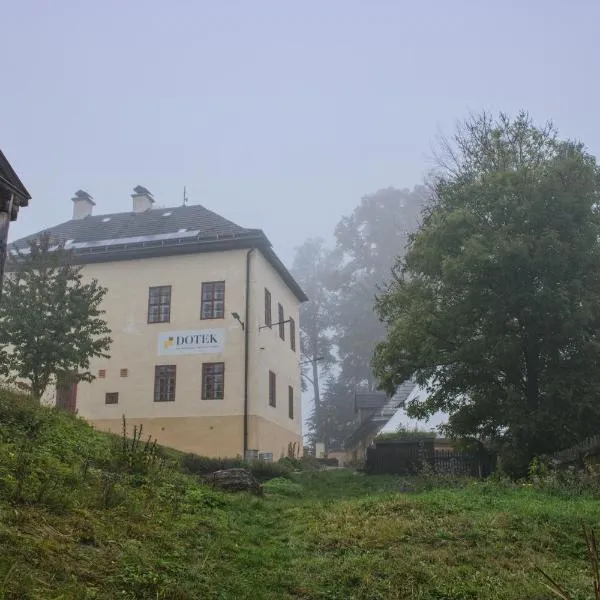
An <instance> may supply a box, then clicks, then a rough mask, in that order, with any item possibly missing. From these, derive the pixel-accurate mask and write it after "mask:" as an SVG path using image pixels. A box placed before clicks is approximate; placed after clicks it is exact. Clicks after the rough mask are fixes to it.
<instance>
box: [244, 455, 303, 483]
mask: <svg viewBox="0 0 600 600" xmlns="http://www.w3.org/2000/svg"><path fill="white" fill-rule="evenodd" d="M248 468H249V469H250V471H251V472H252V475H254V477H256V479H258V480H259V481H260V482H261V483H262V482H263V481H269V479H274V478H275V477H289V476H290V474H291V473H292V469H290V467H288V466H287V465H285V464H281V463H269V462H264V461H260V460H257V461H253V462H251V463H250V464H249V466H248Z"/></svg>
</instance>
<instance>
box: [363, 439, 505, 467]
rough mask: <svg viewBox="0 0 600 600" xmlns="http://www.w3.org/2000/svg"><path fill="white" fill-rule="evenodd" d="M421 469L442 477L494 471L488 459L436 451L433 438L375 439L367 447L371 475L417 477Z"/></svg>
mask: <svg viewBox="0 0 600 600" xmlns="http://www.w3.org/2000/svg"><path fill="white" fill-rule="evenodd" d="M424 468H429V469H430V470H431V471H432V472H434V473H437V474H440V475H442V474H444V475H464V476H467V477H487V476H489V475H490V474H491V473H492V472H493V470H494V463H493V461H492V459H491V457H490V456H488V455H487V454H484V453H477V452H460V451H457V450H454V449H446V448H443V449H442V448H436V447H435V439H434V438H433V437H429V438H426V437H424V438H419V439H415V438H413V439H406V440H377V441H375V444H374V446H371V447H369V448H367V460H366V463H365V471H366V472H367V473H369V474H372V475H382V474H393V475H417V474H418V473H420V472H421V471H423V469H424Z"/></svg>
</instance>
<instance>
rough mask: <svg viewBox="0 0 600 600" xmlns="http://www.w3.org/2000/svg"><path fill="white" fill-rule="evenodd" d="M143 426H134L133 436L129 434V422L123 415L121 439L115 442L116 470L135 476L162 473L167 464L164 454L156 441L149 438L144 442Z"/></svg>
mask: <svg viewBox="0 0 600 600" xmlns="http://www.w3.org/2000/svg"><path fill="white" fill-rule="evenodd" d="M142 432H143V425H139V426H138V425H134V426H133V432H132V435H131V436H129V435H128V432H127V420H126V419H125V415H123V429H122V432H121V439H120V440H118V441H117V440H115V446H116V448H115V450H116V451H115V454H116V457H117V460H116V465H115V466H116V468H117V469H119V470H124V471H127V472H129V473H131V474H135V475H149V474H152V473H156V472H157V471H160V470H161V469H162V468H163V466H164V463H165V457H164V453H163V452H162V451H161V450H162V449H161V447H160V446H158V445H157V443H156V440H152V437H151V436H148V438H147V439H146V441H142Z"/></svg>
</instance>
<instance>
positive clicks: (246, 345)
mask: <svg viewBox="0 0 600 600" xmlns="http://www.w3.org/2000/svg"><path fill="white" fill-rule="evenodd" d="M253 252H254V248H250V250H248V253H247V254H246V314H245V317H244V323H245V324H246V326H245V327H244V459H245V458H246V453H247V451H248V348H249V343H250V255H251V254H252V253H253Z"/></svg>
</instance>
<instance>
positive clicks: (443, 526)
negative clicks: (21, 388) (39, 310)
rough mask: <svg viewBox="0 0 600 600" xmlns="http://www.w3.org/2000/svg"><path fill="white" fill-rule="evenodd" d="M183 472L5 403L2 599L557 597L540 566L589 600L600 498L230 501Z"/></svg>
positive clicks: (471, 495)
mask: <svg viewBox="0 0 600 600" xmlns="http://www.w3.org/2000/svg"><path fill="white" fill-rule="evenodd" d="M180 458H181V457H180V456H179V455H177V453H174V452H163V451H162V450H161V449H154V448H153V447H152V446H146V445H145V444H144V441H143V440H142V441H140V442H139V443H137V444H133V445H132V443H131V442H130V443H129V444H127V445H126V446H123V443H122V440H120V439H119V438H115V437H111V436H108V435H104V434H101V433H98V432H95V431H94V430H93V429H92V428H91V427H89V426H88V425H86V424H85V423H84V422H83V421H81V420H79V419H76V418H73V417H71V416H69V415H66V414H61V413H60V412H57V411H53V410H48V409H42V408H39V407H37V406H35V405H34V404H33V403H31V402H30V401H29V400H27V399H26V398H23V397H21V396H16V395H14V394H12V393H9V392H5V391H4V392H0V600H9V599H10V600H29V599H31V600H34V599H35V600H46V599H48V600H50V599H52V600H87V599H98V600H100V599H102V600H109V599H110V600H114V599H148V600H150V599H152V600H157V599H158V600H191V599H194V600H196V599H215V600H216V599H231V600H238V599H240V600H241V599H250V600H255V599H256V600H260V599H273V600H274V599H284V600H285V599H291V598H294V599H307V600H308V599H322V600H338V599H339V600H347V599H350V598H356V599H364V600H367V599H368V600H376V599H400V598H402V599H404V598H407V599H408V598H415V599H424V600H458V599H472V598H485V599H503V600H505V599H510V598H514V599H523V600H524V599H526V598H527V599H535V598H537V599H538V600H541V599H543V598H550V597H551V596H550V595H549V593H548V592H547V591H545V588H544V586H543V584H542V582H541V577H540V575H538V574H537V573H536V572H535V571H534V567H535V566H540V567H542V568H543V569H544V570H545V571H547V572H549V573H551V574H553V575H555V576H556V577H557V578H558V579H559V580H560V581H561V582H562V583H564V584H565V585H566V586H567V587H568V588H569V589H570V590H572V591H573V592H574V598H587V597H591V594H589V593H588V592H591V585H590V578H589V576H588V567H587V564H586V561H585V551H584V546H583V543H582V541H581V536H580V521H581V520H582V519H583V520H585V521H586V522H587V523H588V524H590V525H597V524H598V523H599V522H600V503H598V502H597V501H596V500H594V499H593V498H589V497H585V496H581V497H575V498H561V497H558V496H550V495H546V494H542V493H541V492H537V491H535V490H533V489H531V488H525V487H517V486H509V485H499V484H493V483H475V482H453V481H446V482H444V481H437V480H432V479H429V478H424V479H411V480H401V479H397V478H393V477H372V478H371V477H366V476H364V475H361V474H355V473H352V472H348V471H343V470H340V471H328V472H308V473H302V474H295V475H292V476H291V478H282V477H278V478H275V479H272V480H270V481H269V482H268V483H266V484H265V496H264V497H263V498H260V497H253V496H249V495H246V494H238V495H228V494H224V493H220V492H217V491H213V490H211V489H210V488H208V487H206V486H204V485H202V484H201V483H200V481H199V479H198V478H197V477H195V476H193V475H189V474H185V473H184V472H183V470H182V468H181V466H180ZM442 484H445V485H442ZM586 593H587V595H586Z"/></svg>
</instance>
